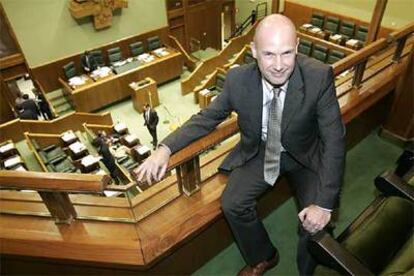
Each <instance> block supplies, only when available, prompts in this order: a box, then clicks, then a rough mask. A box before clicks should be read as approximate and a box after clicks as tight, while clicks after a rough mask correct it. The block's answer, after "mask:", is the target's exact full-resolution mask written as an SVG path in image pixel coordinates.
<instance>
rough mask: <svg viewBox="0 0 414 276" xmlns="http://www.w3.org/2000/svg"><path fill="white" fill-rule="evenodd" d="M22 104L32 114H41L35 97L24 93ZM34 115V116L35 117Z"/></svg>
mask: <svg viewBox="0 0 414 276" xmlns="http://www.w3.org/2000/svg"><path fill="white" fill-rule="evenodd" d="M20 106H21V107H22V108H23V109H24V110H25V111H26V112H27V111H28V110H30V111H31V113H32V114H34V115H35V116H36V119H35V120H37V116H39V115H40V111H39V108H38V107H37V104H36V102H35V101H34V100H33V99H30V98H29V95H27V94H23V102H22V103H21V104H20ZM34 115H33V116H32V117H34Z"/></svg>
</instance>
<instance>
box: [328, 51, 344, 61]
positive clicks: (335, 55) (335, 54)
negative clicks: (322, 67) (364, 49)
mask: <svg viewBox="0 0 414 276" xmlns="http://www.w3.org/2000/svg"><path fill="white" fill-rule="evenodd" d="M344 57H345V53H343V52H341V51H337V50H331V51H329V55H328V60H327V63H328V64H334V63H335V62H337V61H339V60H341V59H343V58H344Z"/></svg>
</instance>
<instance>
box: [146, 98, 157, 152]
mask: <svg viewBox="0 0 414 276" xmlns="http://www.w3.org/2000/svg"><path fill="white" fill-rule="evenodd" d="M143 116H144V122H145V123H144V126H147V128H148V131H149V133H150V134H151V136H152V145H153V146H154V149H156V147H157V145H158V139H157V125H158V114H157V112H156V111H155V109H152V108H151V107H150V105H149V104H145V105H144V113H143Z"/></svg>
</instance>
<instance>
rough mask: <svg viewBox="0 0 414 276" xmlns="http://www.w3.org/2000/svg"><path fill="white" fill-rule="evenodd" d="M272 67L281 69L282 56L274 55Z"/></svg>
mask: <svg viewBox="0 0 414 276" xmlns="http://www.w3.org/2000/svg"><path fill="white" fill-rule="evenodd" d="M273 67H274V69H275V70H276V71H280V70H282V67H283V66H282V58H281V56H279V55H276V56H275V58H274V61H273Z"/></svg>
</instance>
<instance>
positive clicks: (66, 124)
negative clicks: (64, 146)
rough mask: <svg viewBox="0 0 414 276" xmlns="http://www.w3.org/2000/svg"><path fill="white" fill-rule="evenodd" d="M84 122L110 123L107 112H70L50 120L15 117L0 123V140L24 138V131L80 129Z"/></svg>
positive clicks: (49, 131)
mask: <svg viewBox="0 0 414 276" xmlns="http://www.w3.org/2000/svg"><path fill="white" fill-rule="evenodd" d="M84 122H87V123H91V124H94V123H95V124H108V125H110V124H112V123H113V122H112V117H111V114H110V113H109V112H106V113H102V114H91V113H83V112H72V113H68V114H66V115H64V116H62V117H59V118H56V119H54V120H51V121H36V120H20V119H15V120H12V121H9V122H7V123H4V124H2V125H0V141H4V140H9V139H10V140H12V141H20V140H23V139H24V133H25V132H32V133H36V132H38V133H52V134H53V133H62V132H64V131H66V130H68V129H72V130H73V131H77V130H81V129H82V124H83V123H84Z"/></svg>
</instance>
